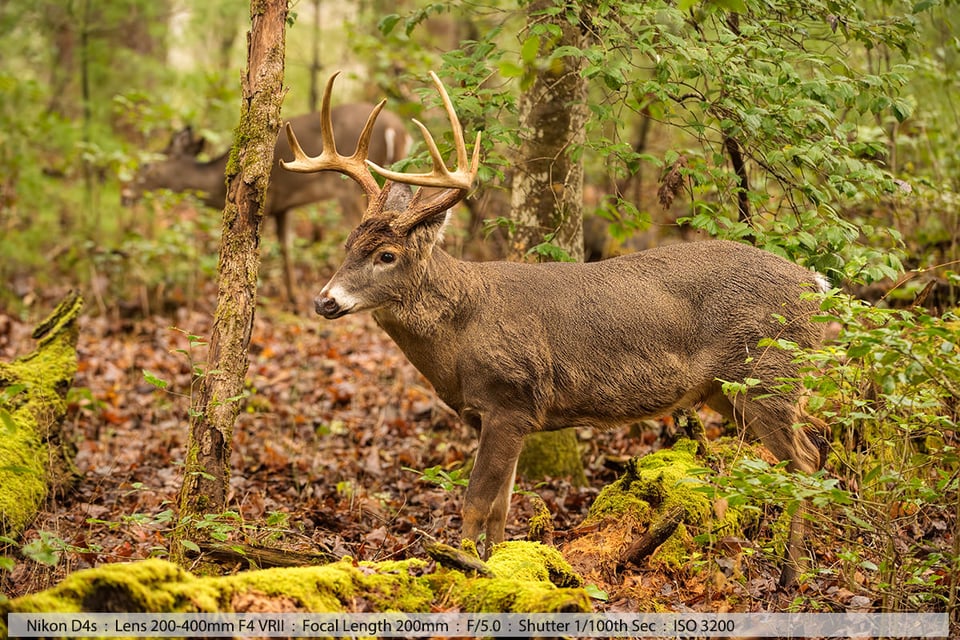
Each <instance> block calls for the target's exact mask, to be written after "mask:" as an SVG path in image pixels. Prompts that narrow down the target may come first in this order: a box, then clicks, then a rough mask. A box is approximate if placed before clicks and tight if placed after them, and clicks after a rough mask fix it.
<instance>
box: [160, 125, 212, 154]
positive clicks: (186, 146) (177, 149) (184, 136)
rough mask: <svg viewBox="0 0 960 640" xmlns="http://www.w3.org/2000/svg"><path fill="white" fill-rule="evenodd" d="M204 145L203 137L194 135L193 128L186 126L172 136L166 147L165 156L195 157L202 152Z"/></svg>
mask: <svg viewBox="0 0 960 640" xmlns="http://www.w3.org/2000/svg"><path fill="white" fill-rule="evenodd" d="M205 143H206V140H204V138H203V136H197V135H194V133H193V128H192V127H190V126H187V127H184V128H183V129H181V130H180V131H177V132H176V133H175V134H173V137H172V138H171V139H170V144H168V145H167V150H166V154H167V155H171V156H176V155H180V156H194V157H195V156H198V155H200V152H201V151H203V146H204V144H205Z"/></svg>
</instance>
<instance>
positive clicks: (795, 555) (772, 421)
mask: <svg viewBox="0 0 960 640" xmlns="http://www.w3.org/2000/svg"><path fill="white" fill-rule="evenodd" d="M751 393H753V392H751ZM707 403H708V404H709V405H710V406H711V407H713V408H714V409H716V410H717V411H719V412H720V413H722V414H724V416H725V417H727V418H728V419H729V420H732V421H734V422H735V423H736V424H737V426H738V427H740V428H744V429H746V430H749V431H750V432H751V433H752V434H753V435H754V436H755V437H757V438H759V439H760V441H761V442H762V443H763V445H764V446H765V447H766V448H767V449H768V450H769V451H770V453H772V454H773V455H774V456H776V458H777V459H778V460H781V461H787V469H788V470H790V471H803V472H805V473H814V472H815V471H817V470H818V469H820V468H822V467H823V463H824V462H825V458H826V439H825V437H824V435H823V433H824V431H825V429H826V425H825V424H824V423H823V422H822V421H821V420H819V419H817V418H814V417H813V416H810V415H809V414H807V413H806V411H804V409H803V408H802V406H801V403H800V399H799V398H798V397H792V396H791V395H789V394H777V393H773V394H771V395H766V397H761V398H756V397H751V398H749V399H748V398H742V397H741V398H735V399H733V400H732V401H731V400H730V399H728V398H725V397H724V396H722V394H717V395H715V396H713V397H711V398H710V399H709V400H708V401H707ZM808 510H809V505H808V504H807V503H806V502H801V503H800V504H799V505H798V507H797V511H796V512H795V513H794V515H793V516H792V518H791V520H790V535H789V537H788V539H787V548H786V550H785V558H784V564H783V569H782V571H781V573H780V586H781V587H786V586H788V585H791V584H793V583H794V581H795V580H796V576H797V574H798V573H799V572H802V571H804V570H805V569H806V566H807V561H806V557H805V555H804V552H803V549H804V543H805V539H806V526H807V525H806V521H807V518H806V513H807V511H808Z"/></svg>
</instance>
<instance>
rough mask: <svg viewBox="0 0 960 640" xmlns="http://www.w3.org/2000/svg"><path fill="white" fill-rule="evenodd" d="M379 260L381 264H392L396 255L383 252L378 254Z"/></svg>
mask: <svg viewBox="0 0 960 640" xmlns="http://www.w3.org/2000/svg"><path fill="white" fill-rule="evenodd" d="M379 260H380V262H382V263H383V264H393V263H394V262H396V260H397V254H395V253H393V252H392V251H384V252H383V253H381V254H380V257H379Z"/></svg>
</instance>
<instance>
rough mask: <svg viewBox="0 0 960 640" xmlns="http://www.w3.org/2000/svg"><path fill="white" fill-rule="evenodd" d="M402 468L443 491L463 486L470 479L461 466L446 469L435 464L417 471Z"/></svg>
mask: <svg viewBox="0 0 960 640" xmlns="http://www.w3.org/2000/svg"><path fill="white" fill-rule="evenodd" d="M404 470H405V471H411V472H413V473H415V474H417V475H419V476H420V479H421V480H422V481H423V482H427V483H430V484H433V485H436V486H438V487H440V488H441V489H443V490H444V491H453V490H454V489H456V488H457V487H465V486H467V483H468V482H469V480H470V479H469V477H468V476H467V473H466V472H465V471H464V469H462V468H460V469H453V470H451V471H447V470H446V469H444V468H443V467H440V466H436V467H429V468H427V469H424V470H423V471H417V470H416V469H410V468H408V467H404Z"/></svg>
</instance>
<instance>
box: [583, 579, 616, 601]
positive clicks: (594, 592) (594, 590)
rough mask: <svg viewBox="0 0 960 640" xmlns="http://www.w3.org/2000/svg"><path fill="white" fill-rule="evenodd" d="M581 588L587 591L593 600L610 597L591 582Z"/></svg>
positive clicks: (603, 599)
mask: <svg viewBox="0 0 960 640" xmlns="http://www.w3.org/2000/svg"><path fill="white" fill-rule="evenodd" d="M583 590H584V591H586V592H587V595H588V596H590V597H591V598H593V599H594V600H599V601H600V602H606V601H607V600H609V599H610V596H609V595H608V594H607V592H606V591H604V590H603V589H601V588H600V587H598V586H597V585H595V584H593V583H592V582H591V583H590V584H588V585H585V586H584V587H583Z"/></svg>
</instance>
